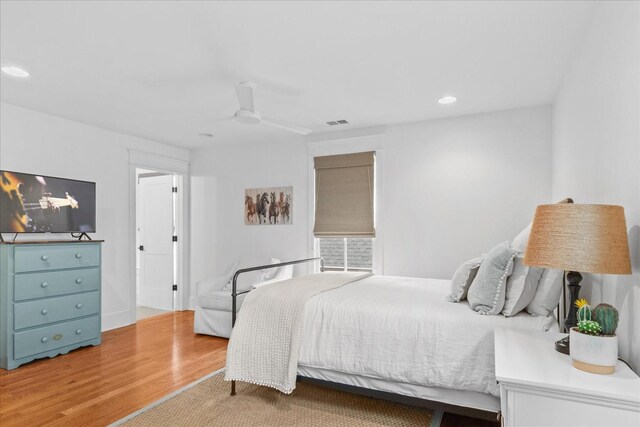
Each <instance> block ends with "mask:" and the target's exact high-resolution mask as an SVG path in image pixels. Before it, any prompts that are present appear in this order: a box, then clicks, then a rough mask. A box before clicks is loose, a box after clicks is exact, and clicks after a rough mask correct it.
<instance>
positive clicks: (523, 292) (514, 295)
mask: <svg viewBox="0 0 640 427" xmlns="http://www.w3.org/2000/svg"><path fill="white" fill-rule="evenodd" d="M543 272H544V268H538V267H529V266H527V265H524V262H523V257H522V256H521V255H520V256H517V257H516V258H515V259H514V264H513V273H511V276H509V278H508V279H507V293H506V295H505V300H504V308H503V309H502V314H504V315H505V317H511V316H515V315H516V314H518V313H520V312H521V311H522V310H524V309H525V308H526V307H527V305H529V303H530V302H531V301H532V300H533V297H534V295H535V293H536V289H538V283H539V282H540V276H542V273H543Z"/></svg>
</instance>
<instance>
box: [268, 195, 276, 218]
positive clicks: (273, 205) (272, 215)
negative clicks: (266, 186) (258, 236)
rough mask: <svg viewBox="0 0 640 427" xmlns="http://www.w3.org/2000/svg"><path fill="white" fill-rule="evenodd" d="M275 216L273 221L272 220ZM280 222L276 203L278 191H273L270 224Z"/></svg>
mask: <svg viewBox="0 0 640 427" xmlns="http://www.w3.org/2000/svg"><path fill="white" fill-rule="evenodd" d="M271 218H273V222H272V221H271ZM277 223H278V205H277V204H276V193H271V203H270V204H269V224H277Z"/></svg>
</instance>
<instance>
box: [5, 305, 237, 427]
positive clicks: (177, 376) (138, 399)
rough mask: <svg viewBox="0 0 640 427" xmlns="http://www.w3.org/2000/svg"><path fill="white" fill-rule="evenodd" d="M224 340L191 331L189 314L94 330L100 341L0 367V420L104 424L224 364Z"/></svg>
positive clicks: (33, 423) (14, 423)
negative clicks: (11, 367) (15, 366)
mask: <svg viewBox="0 0 640 427" xmlns="http://www.w3.org/2000/svg"><path fill="white" fill-rule="evenodd" d="M226 350H227V340H226V339H223V338H215V337H209V336H205V335H195V334H194V333H193V312H192V311H182V312H175V313H168V314H163V315H160V316H156V317H150V318H147V319H143V320H141V321H139V322H138V323H137V324H136V325H131V326H126V327H124V328H119V329H115V330H112V331H108V332H105V333H103V334H102V345H100V346H97V347H85V348H82V349H78V350H75V351H72V352H70V353H69V354H66V355H62V356H58V357H56V358H53V359H42V360H39V361H35V362H32V363H29V364H26V365H22V366H21V367H20V368H18V369H15V370H12V371H5V370H3V369H0V425H2V426H3V427H8V426H18V425H20V426H37V425H67V426H68V425H74V426H78V425H106V424H109V423H111V422H113V421H117V420H118V419H120V418H122V417H124V416H126V415H128V414H130V413H131V412H134V411H136V410H138V409H140V408H143V407H144V406H146V405H148V404H150V403H152V402H154V401H156V400H158V399H160V398H161V397H163V396H165V395H167V394H169V393H171V392H172V391H175V390H177V389H179V388H181V387H183V386H185V385H187V384H189V383H191V382H193V381H195V380H197V379H198V378H201V377H203V376H204V375H206V374H208V373H210V372H213V371H215V370H217V369H220V368H222V367H224V363H225V357H226Z"/></svg>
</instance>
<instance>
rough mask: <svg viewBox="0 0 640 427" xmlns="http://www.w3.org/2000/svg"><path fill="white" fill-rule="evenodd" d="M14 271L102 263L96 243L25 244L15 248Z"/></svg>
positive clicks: (90, 265) (89, 265)
mask: <svg viewBox="0 0 640 427" xmlns="http://www.w3.org/2000/svg"><path fill="white" fill-rule="evenodd" d="M14 256H15V259H14V270H13V271H14V272H16V273H22V272H27V271H47V270H59V269H64V268H77V267H93V266H97V265H98V264H99V263H100V248H99V247H98V245H95V244H82V243H74V244H67V245H24V246H20V247H17V248H15V253H14Z"/></svg>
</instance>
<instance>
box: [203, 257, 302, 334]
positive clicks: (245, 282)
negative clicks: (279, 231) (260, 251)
mask: <svg viewBox="0 0 640 427" xmlns="http://www.w3.org/2000/svg"><path fill="white" fill-rule="evenodd" d="M277 262H280V261H279V260H276V259H272V260H271V263H272V264H275V263H277ZM237 269H238V263H237V262H236V263H235V264H234V265H233V267H232V268H231V270H230V271H229V272H228V273H227V274H225V275H224V276H220V277H216V278H215V279H212V280H203V281H199V282H196V312H195V319H194V322H193V331H194V332H195V333H196V334H206V335H214V336H217V337H224V338H229V336H230V335H231V311H232V308H231V307H232V298H231V280H232V278H233V275H234V274H235V272H236V270H237ZM291 277H293V266H292V265H286V266H284V267H278V268H272V269H268V270H266V271H252V272H248V273H245V274H241V275H240V276H238V285H237V287H238V291H246V290H249V289H252V288H257V287H259V286H264V285H268V284H270V283H275V282H279V281H281V280H286V279H290V278H291ZM265 279H266V280H265ZM246 296H247V294H242V295H239V296H238V298H237V307H236V312H238V311H240V308H241V307H242V302H243V301H244V299H245V297H246Z"/></svg>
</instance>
